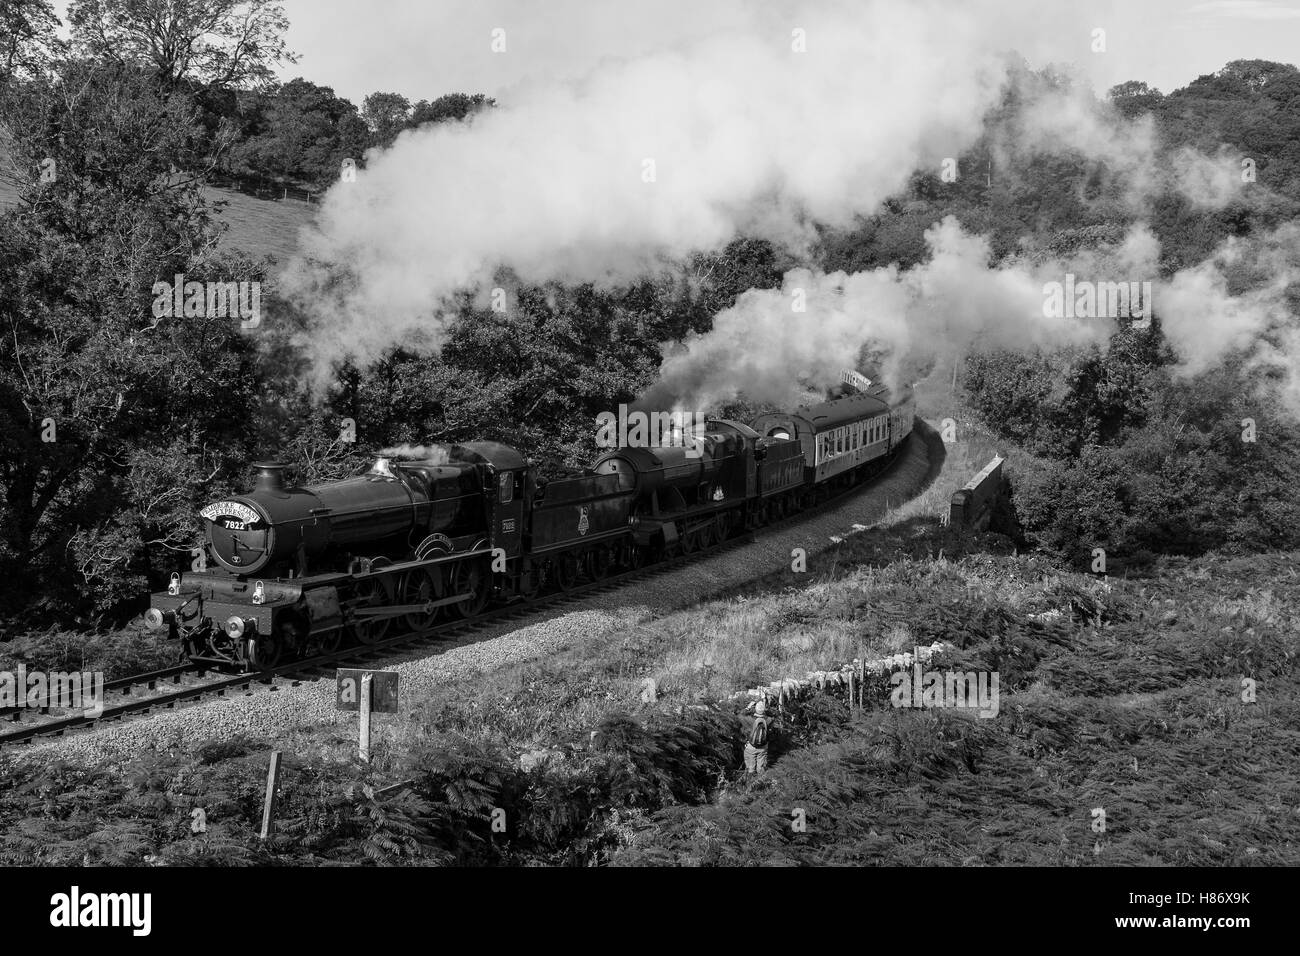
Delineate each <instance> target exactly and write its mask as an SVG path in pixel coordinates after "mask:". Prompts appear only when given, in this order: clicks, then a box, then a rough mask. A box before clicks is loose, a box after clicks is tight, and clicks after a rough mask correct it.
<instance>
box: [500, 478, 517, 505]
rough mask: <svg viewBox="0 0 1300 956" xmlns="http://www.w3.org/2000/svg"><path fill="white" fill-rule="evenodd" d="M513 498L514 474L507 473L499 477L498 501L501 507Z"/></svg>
mask: <svg viewBox="0 0 1300 956" xmlns="http://www.w3.org/2000/svg"><path fill="white" fill-rule="evenodd" d="M514 498H515V474H514V472H512V471H507V472H505V473H504V474H503V475H502V476H501V495H500V500H501V503H502V504H503V505H505V504H509V503H510V502H511V501H514Z"/></svg>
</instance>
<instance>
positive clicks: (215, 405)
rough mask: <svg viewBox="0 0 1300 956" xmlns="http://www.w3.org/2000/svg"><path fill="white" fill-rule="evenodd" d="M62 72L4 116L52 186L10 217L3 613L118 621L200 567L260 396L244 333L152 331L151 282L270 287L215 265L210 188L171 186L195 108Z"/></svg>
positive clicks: (83, 68)
mask: <svg viewBox="0 0 1300 956" xmlns="http://www.w3.org/2000/svg"><path fill="white" fill-rule="evenodd" d="M61 74H62V75H61V76H60V77H58V78H54V79H48V80H40V81H34V82H33V83H31V84H30V85H29V88H28V90H27V95H25V96H24V97H22V98H21V99H17V98H11V99H9V100H6V102H5V112H4V115H3V116H0V121H3V123H4V125H5V127H6V128H7V129H8V130H9V131H10V133H11V134H12V137H13V149H14V151H15V152H16V154H17V159H18V162H17V165H18V166H19V167H20V168H23V169H28V170H34V169H36V168H37V163H38V160H39V158H41V157H48V158H50V159H51V160H53V163H54V165H53V167H52V168H53V169H55V170H57V175H56V176H55V178H54V179H53V180H51V181H49V182H44V181H40V180H38V179H37V178H36V177H34V176H33V180H32V181H31V182H29V183H28V184H27V185H26V186H25V188H24V189H23V191H22V192H21V194H20V199H21V202H20V204H19V205H18V206H17V207H16V208H14V209H11V210H8V211H6V212H5V213H4V214H3V217H2V218H0V329H2V331H3V334H0V573H2V574H3V575H4V579H5V581H6V583H7V584H8V585H9V586H8V587H6V588H5V592H6V594H5V596H6V597H7V599H8V600H9V601H14V600H15V599H18V600H21V599H22V597H23V596H24V595H27V594H35V593H40V594H42V595H43V596H44V597H45V599H46V600H47V602H49V606H50V609H51V610H54V609H55V608H54V605H55V604H56V603H57V602H60V601H61V602H63V603H62V605H61V607H60V608H58V609H60V610H64V611H66V610H68V609H69V608H74V607H75V606H76V605H77V604H78V603H80V601H81V599H83V598H84V597H85V596H87V595H88V594H89V595H90V596H92V597H93V598H94V599H95V601H94V603H95V604H96V605H97V606H98V608H99V609H100V610H104V609H107V608H108V607H110V606H111V605H112V604H113V603H114V602H115V601H116V600H118V599H119V598H122V597H124V596H127V595H129V594H130V593H132V592H138V591H143V590H144V588H145V584H146V577H147V576H148V574H149V572H150V570H151V569H156V568H157V567H158V564H159V562H161V561H164V560H165V559H164V556H165V553H166V552H167V551H168V550H171V551H173V552H183V553H185V554H186V559H187V561H188V550H189V547H190V546H191V545H192V537H193V534H194V532H195V531H197V527H196V525H195V519H194V517H193V513H194V510H195V505H196V504H197V502H198V500H199V499H201V498H202V497H206V495H207V494H208V493H210V492H211V491H212V490H213V488H215V487H218V486H219V482H218V481H217V478H218V477H219V476H220V475H222V474H224V473H226V472H227V471H228V470H229V469H230V467H231V464H232V462H233V461H235V460H239V459H241V458H242V457H243V455H244V443H245V441H246V436H247V433H248V420H249V418H250V417H251V408H252V397H253V395H254V392H255V388H256V384H255V383H256V380H257V374H256V369H255V368H254V362H253V355H252V347H251V343H250V341H249V338H248V337H247V336H245V335H244V334H242V333H241V330H240V326H239V321H238V319H234V320H232V319H230V318H223V317H219V316H211V315H202V316H194V317H191V318H176V319H157V318H155V317H154V314H153V309H152V306H153V302H154V299H155V293H154V291H153V289H154V284H155V283H156V282H158V281H159V280H167V281H171V280H172V279H173V277H174V276H175V275H176V274H177V273H182V274H184V275H185V278H186V279H187V280H198V281H202V280H205V279H214V280H221V281H228V280H243V281H260V280H261V279H262V278H263V277H262V276H261V274H260V273H259V272H258V271H257V269H256V268H255V267H254V266H253V265H252V264H250V263H248V262H245V261H240V260H223V259H221V258H218V257H217V256H216V254H215V251H214V245H215V242H216V231H215V229H214V227H213V224H212V223H211V221H210V219H209V217H208V214H207V212H206V210H205V209H204V206H203V202H202V197H201V194H200V192H199V187H198V184H197V182H195V181H194V180H192V179H187V178H183V177H178V176H177V175H176V172H175V171H176V170H177V169H185V168H188V167H190V166H191V165H192V153H191V144H192V143H193V141H194V128H193V120H194V115H195V111H194V109H193V106H192V105H191V104H190V103H189V102H188V100H187V99H186V98H184V97H166V96H164V94H163V93H162V91H160V90H159V88H158V85H157V83H156V80H155V78H154V76H153V75H152V73H151V72H148V71H145V70H141V69H139V68H137V67H134V66H128V65H125V64H121V63H112V62H103V61H99V62H71V63H67V64H65V65H64V66H63V68H62V71H61ZM187 518H188V521H187V520H186V519H187ZM172 566H174V565H172Z"/></svg>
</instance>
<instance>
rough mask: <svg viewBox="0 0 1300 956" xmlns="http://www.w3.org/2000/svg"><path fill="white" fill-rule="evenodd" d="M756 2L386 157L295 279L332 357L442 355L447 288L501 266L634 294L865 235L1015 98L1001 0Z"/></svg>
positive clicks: (324, 356)
mask: <svg viewBox="0 0 1300 956" xmlns="http://www.w3.org/2000/svg"><path fill="white" fill-rule="evenodd" d="M745 10H746V12H747V14H748V18H747V19H742V20H738V21H737V23H736V25H735V27H734V29H732V30H730V31H728V32H726V33H725V34H722V35H719V36H714V37H708V38H705V39H703V40H701V41H700V42H699V43H698V44H697V45H695V46H694V47H692V48H690V49H686V50H681V51H674V52H669V53H660V54H654V55H648V56H644V57H640V58H638V59H635V60H629V61H622V62H607V63H605V64H603V65H602V66H600V67H599V68H597V69H596V70H595V71H594V72H593V73H591V74H590V75H589V76H588V77H586V78H585V79H584V80H583V81H581V82H577V83H566V84H552V85H538V86H536V87H528V88H521V89H518V90H515V91H513V92H512V94H511V95H510V96H509V98H508V99H504V100H503V102H502V105H500V106H498V107H496V108H493V109H490V110H487V111H485V112H483V113H480V114H477V115H476V116H474V117H473V118H472V120H471V121H469V122H468V123H455V124H445V123H444V124H436V125H433V126H429V127H425V128H422V129H419V130H415V131H412V132H409V133H406V134H403V135H402V136H401V137H399V139H398V140H397V142H396V143H395V144H394V145H393V146H392V148H390V149H389V150H387V151H386V152H382V153H377V154H371V155H370V156H369V157H368V163H367V166H366V168H365V169H364V170H358V171H357V175H356V181H355V182H340V183H338V184H337V185H336V186H334V188H332V189H331V190H330V192H329V194H328V195H327V197H326V199H325V202H324V203H323V206H322V209H321V212H320V216H319V222H318V224H317V226H316V227H315V228H314V229H312V230H311V231H310V233H309V234H308V235H307V236H306V237H305V247H306V255H307V257H306V258H304V259H301V260H299V261H298V262H296V263H295V264H294V265H293V266H292V267H291V269H290V270H289V272H288V274H287V275H286V286H287V289H288V292H289V294H290V296H291V297H293V298H295V299H296V300H298V301H299V302H300V303H301V304H302V306H303V308H304V310H305V311H306V312H307V313H308V314H311V315H313V316H315V317H316V318H317V323H316V328H315V329H314V330H313V334H312V342H311V346H312V348H313V349H314V350H315V353H316V358H317V359H318V361H328V360H330V359H334V358H339V357H342V356H344V355H347V354H353V355H355V356H357V357H358V358H360V359H362V360H365V359H368V358H372V357H375V356H376V355H378V354H379V353H380V352H381V350H382V349H383V348H385V347H387V346H389V345H392V344H395V343H397V342H401V341H406V340H409V339H411V338H415V339H418V340H419V341H420V342H422V343H423V344H425V345H427V346H430V347H436V346H437V345H438V343H439V341H440V338H441V331H442V328H443V323H444V321H445V319H446V318H449V317H450V314H449V313H447V314H446V315H444V309H445V307H446V302H447V299H448V297H449V296H451V295H452V294H453V293H455V292H457V291H459V290H463V289H466V288H468V289H476V290H479V291H480V292H483V291H485V290H487V289H490V288H491V287H492V286H493V285H494V283H495V276H496V274H497V271H498V270H499V269H500V268H502V267H504V268H507V269H509V270H512V271H513V272H514V273H515V274H516V275H517V276H518V277H519V278H520V279H521V280H522V281H524V282H540V281H544V280H560V281H566V282H578V281H593V282H602V283H603V282H610V283H617V282H622V281H629V280H632V279H635V278H637V277H639V276H641V275H643V274H644V273H646V272H647V271H653V270H656V269H659V268H661V267H662V266H663V265H665V264H666V263H668V262H672V261H675V260H678V259H681V258H683V257H685V256H686V255H688V254H690V253H692V252H696V251H708V250H712V249H716V248H720V247H721V246H723V245H725V244H726V243H727V242H728V241H729V240H731V239H732V238H733V237H735V236H736V235H739V234H742V233H743V234H746V235H749V236H752V237H756V238H767V239H770V240H773V241H774V242H776V243H778V244H780V245H781V246H784V247H786V248H792V249H799V248H801V247H802V246H803V245H804V244H805V243H806V242H807V240H808V239H809V237H810V235H811V233H810V229H811V224H812V223H813V222H814V221H816V222H820V223H824V224H828V225H841V226H843V225H848V224H849V223H851V222H852V219H853V217H854V216H855V215H856V214H859V213H869V212H871V211H873V210H874V209H876V208H877V206H878V205H879V204H880V202H881V201H882V200H884V199H885V198H886V197H887V196H889V195H890V194H892V193H894V192H896V191H897V190H898V189H899V188H900V187H902V186H903V185H904V184H905V183H906V182H907V179H908V177H909V176H910V174H911V173H912V171H913V170H914V169H916V168H917V167H918V166H919V165H927V166H931V167H933V168H938V166H939V164H940V162H941V161H942V159H943V158H945V157H949V156H956V155H958V154H959V153H960V151H961V150H962V149H963V148H965V147H966V146H968V145H969V144H970V142H972V141H973V140H974V138H975V137H976V136H977V135H978V134H979V131H980V126H981V121H982V117H983V115H984V113H985V111H986V110H987V109H988V107H989V106H991V105H992V104H993V103H994V102H995V101H996V99H997V96H998V93H999V90H1000V86H1001V82H1002V78H1003V75H1004V65H1003V60H1002V59H1001V57H1000V56H999V55H998V51H999V50H1001V48H1002V43H1003V40H1002V38H1001V37H1000V33H1001V31H1002V24H1004V22H1005V21H1002V24H1000V23H999V21H998V20H997V18H990V16H989V10H988V9H987V5H981V4H975V3H972V4H964V3H963V4H956V3H943V2H915V3H914V2H909V3H905V4H904V3H897V2H893V0H885V2H871V0H867V2H862V0H851V2H849V0H845V2H831V3H820V4H814V5H812V6H800V7H798V8H796V9H795V10H792V11H789V12H788V13H783V12H782V11H780V10H779V9H777V8H775V7H773V8H768V7H766V6H760V5H754V6H751V7H747V8H745ZM796 29H797V30H799V31H802V33H801V36H802V37H803V39H802V40H801V39H800V38H799V36H796V35H795V32H794V31H795V30H796ZM800 43H803V44H806V52H796V51H795V49H792V47H793V46H797V45H799V44H800ZM647 180H651V181H647Z"/></svg>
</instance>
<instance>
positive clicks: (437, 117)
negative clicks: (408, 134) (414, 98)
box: [408, 93, 497, 129]
mask: <svg viewBox="0 0 1300 956" xmlns="http://www.w3.org/2000/svg"><path fill="white" fill-rule="evenodd" d="M496 105H497V101H496V100H494V99H492V98H491V97H490V96H487V95H485V94H483V93H474V94H473V95H470V94H466V93H448V94H447V95H445V96H440V97H438V98H437V99H436V100H434V101H433V102H432V103H430V102H429V101H428V100H420V102H418V103H416V104H415V107H414V108H413V109H412V110H411V118H410V120H409V121H408V127H409V128H411V129H414V128H415V127H417V126H423V125H424V124H425V123H446V122H455V121H459V120H463V119H465V118H467V117H469V116H471V115H473V114H474V113H477V112H478V111H479V110H481V109H486V108H487V107H489V106H496Z"/></svg>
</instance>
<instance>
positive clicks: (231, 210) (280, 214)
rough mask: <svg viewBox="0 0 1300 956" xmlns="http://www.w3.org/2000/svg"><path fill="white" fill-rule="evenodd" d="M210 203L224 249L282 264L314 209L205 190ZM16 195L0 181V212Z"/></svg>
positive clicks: (290, 201) (293, 202)
mask: <svg viewBox="0 0 1300 956" xmlns="http://www.w3.org/2000/svg"><path fill="white" fill-rule="evenodd" d="M204 195H205V197H206V198H207V200H208V202H209V203H213V204H221V206H222V208H220V209H219V211H218V213H217V217H216V218H217V219H218V221H220V222H222V223H224V224H225V225H226V227H227V231H226V233H225V235H224V236H223V238H222V244H223V246H226V247H229V248H231V249H234V250H238V251H239V252H243V253H246V254H247V255H250V256H253V257H255V258H260V257H261V256H270V257H272V258H273V259H275V260H276V261H277V262H279V263H284V262H287V261H288V260H289V258H290V257H291V256H292V255H293V252H294V250H295V249H296V248H297V246H298V230H300V229H301V228H302V227H303V226H305V225H307V224H308V223H309V222H311V220H312V217H313V216H314V215H315V213H316V207H315V206H313V205H312V204H311V203H306V202H301V201H299V200H297V199H284V200H268V199H255V198H253V197H252V196H246V195H244V194H243V193H240V192H233V191H231V190H225V189H205V190H204ZM17 201H18V196H17V194H16V193H15V191H14V189H13V187H12V186H10V185H9V184H8V183H6V182H3V181H0V209H4V208H6V207H8V206H11V205H13V204H14V203H15V202H17Z"/></svg>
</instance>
